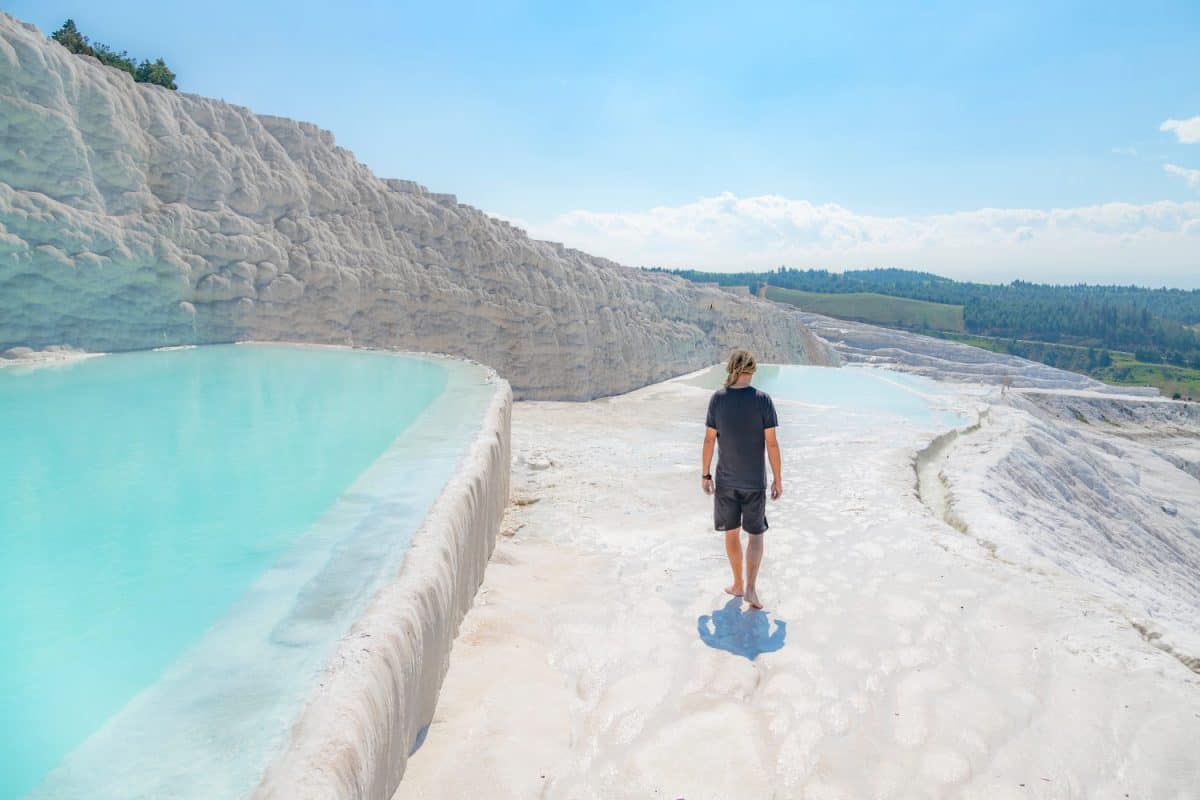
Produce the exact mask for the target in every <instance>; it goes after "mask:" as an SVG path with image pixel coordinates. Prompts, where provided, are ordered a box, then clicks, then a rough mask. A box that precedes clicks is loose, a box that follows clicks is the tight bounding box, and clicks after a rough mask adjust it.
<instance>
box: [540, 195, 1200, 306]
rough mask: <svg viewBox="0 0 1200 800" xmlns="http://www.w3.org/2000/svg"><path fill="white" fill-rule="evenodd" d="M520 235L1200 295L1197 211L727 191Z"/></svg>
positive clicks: (734, 262)
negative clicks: (937, 210)
mask: <svg viewBox="0 0 1200 800" xmlns="http://www.w3.org/2000/svg"><path fill="white" fill-rule="evenodd" d="M522 225H523V226H524V227H527V228H528V230H529V232H530V234H531V235H533V236H535V237H537V238H545V239H552V240H555V241H561V242H564V243H566V244H568V245H570V246H572V247H577V248H579V249H581V250H584V251H587V252H590V253H595V254H596V255H602V256H607V257H609V258H612V259H615V260H617V261H621V262H623V263H626V264H638V265H656V266H667V267H696V268H700V269H713V270H737V269H767V268H774V267H777V266H780V265H785V264H786V265H788V266H795V267H828V268H831V269H845V268H865V267H879V266H898V267H908V268H913V269H928V270H932V271H936V272H940V273H942V274H946V275H950V276H952V277H959V278H976V279H980V280H998V281H1007V280H1012V279H1013V278H1017V277H1020V278H1026V279H1031V280H1045V281H1084V280H1086V281H1118V282H1122V283H1127V282H1136V283H1154V284H1160V283H1166V284H1170V285H1177V286H1189V287H1191V286H1200V202H1182V203H1180V202H1171V201H1161V202H1156V203H1147V204H1140V205H1139V204H1132V203H1105V204H1103V205H1095V206H1086V207H1081V208H1058V209H1021V208H983V209H978V210H974V211H960V212H954V213H949V214H934V215H926V216H877V215H869V214H859V213H855V212H854V211H851V210H850V209H847V208H845V207H843V206H840V205H837V204H832V203H828V204H822V205H816V204H813V203H810V202H808V201H805V200H792V199H789V198H786V197H781V196H778V195H762V196H759V197H738V196H736V195H733V194H730V193H728V192H727V193H724V194H720V195H717V196H715V197H706V198H702V199H699V200H696V201H695V202H692V203H687V204H685V205H681V206H674V207H658V208H653V209H650V210H648V211H634V212H615V213H601V212H594V211H571V212H568V213H565V214H561V215H559V216H558V217H555V218H554V219H552V220H550V221H548V222H545V223H541V224H538V223H534V224H527V223H522Z"/></svg>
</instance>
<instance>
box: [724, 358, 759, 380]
mask: <svg viewBox="0 0 1200 800" xmlns="http://www.w3.org/2000/svg"><path fill="white" fill-rule="evenodd" d="M756 369H758V362H757V361H755V360H754V356H753V355H752V354H751V353H750V351H749V350H734V351H733V352H732V353H730V354H729V363H727V364H726V365H725V372H726V373H728V374H726V375H725V388H726V389H728V388H729V387H730V386H733V384H735V383H737V379H738V376H739V375H742V374H743V373H747V372H754V370H756Z"/></svg>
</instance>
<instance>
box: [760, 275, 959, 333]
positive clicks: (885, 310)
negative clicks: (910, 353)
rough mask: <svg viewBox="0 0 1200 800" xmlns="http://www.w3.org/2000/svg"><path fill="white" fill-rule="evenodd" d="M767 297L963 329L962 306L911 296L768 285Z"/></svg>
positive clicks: (897, 322)
mask: <svg viewBox="0 0 1200 800" xmlns="http://www.w3.org/2000/svg"><path fill="white" fill-rule="evenodd" d="M766 296H767V299H768V300H774V301H776V302H779V303H788V304H789V305H793V306H797V307H798V308H802V309H804V310H805V311H811V312H813V313H814V314H824V315H826V316H830V317H840V318H842V319H852V320H856V321H859V322H870V323H873V324H876V325H891V326H893V327H900V328H911V329H914V330H937V331H952V332H955V333H963V332H964V331H965V330H966V327H965V326H964V324H963V307H962V306H958V305H949V304H947V303H931V302H929V301H926V300H910V299H909V298H906V297H891V296H889V295H884V294H876V293H874V292H850V293H843V294H824V293H820V292H803V291H800V290H798V289H782V288H779V287H776V286H768V287H767V291H766Z"/></svg>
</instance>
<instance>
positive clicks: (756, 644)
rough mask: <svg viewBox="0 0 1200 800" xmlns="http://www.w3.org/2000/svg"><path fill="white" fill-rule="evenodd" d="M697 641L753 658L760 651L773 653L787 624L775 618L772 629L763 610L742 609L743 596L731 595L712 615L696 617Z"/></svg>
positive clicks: (784, 632) (779, 646)
mask: <svg viewBox="0 0 1200 800" xmlns="http://www.w3.org/2000/svg"><path fill="white" fill-rule="evenodd" d="M696 629H697V631H698V632H699V634H700V641H702V642H704V643H705V644H706V645H708V646H709V647H715V648H716V649H717V650H725V651H726V652H729V653H733V654H734V655H735V656H744V657H745V658H748V659H750V660H751V661H753V660H754V659H756V658H758V657H759V655H761V654H763V653H774V652H775V651H776V650H779V649H780V648H782V647H783V640H784V639H785V638H787V623H786V622H784V621H783V620H781V619H777V620H775V630H774V631H772V630H771V621H770V620H769V619H767V614H766V612H764V611H758V610H750V611H742V599H741V598H740V597H734V598H732V599H730V601H729V602H728V603H726V604H725V607H724V608H718V609H717V610H716V611H714V612H712V614H701V615H700V616H699V617H697V618H696Z"/></svg>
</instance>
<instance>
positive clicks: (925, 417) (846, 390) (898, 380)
mask: <svg viewBox="0 0 1200 800" xmlns="http://www.w3.org/2000/svg"><path fill="white" fill-rule="evenodd" d="M724 379H725V370H724V368H723V367H713V368H711V369H708V370H705V371H704V372H700V373H697V374H696V375H694V376H692V377H691V378H689V382H691V383H692V384H694V385H697V386H703V387H704V388H711V389H716V388H718V387H720V386H721V385H722V382H723V381H724ZM753 385H754V386H756V387H758V388H759V389H762V390H763V391H764V392H767V393H768V394H770V395H771V397H772V398H773V399H775V400H783V401H789V402H794V403H798V404H803V405H806V406H810V407H814V408H815V409H817V410H821V411H823V412H825V413H823V414H822V415H821V416H822V421H823V424H826V425H829V426H836V427H838V428H842V429H852V428H868V427H869V428H877V427H878V426H879V423H880V422H881V421H886V420H887V419H894V420H901V419H902V420H905V421H907V422H909V423H915V424H916V426H917V427H919V428H921V429H927V428H928V429H942V428H952V427H954V426H956V425H959V424H961V423H962V421H963V419H964V417H963V416H962V415H961V414H960V413H959V412H958V411H957V410H955V409H954V408H953V407H952V406H954V405H955V402H954V392H953V390H952V389H951V388H950V387H947V386H946V385H944V384H939V383H938V382H937V381H934V380H931V379H929V378H925V377H922V376H920V375H910V374H907V373H903V372H895V371H893V370H885V369H878V368H871V367H816V366H806V365H792V364H786V365H774V364H764V365H760V366H759V368H758V371H757V372H756V373H755V374H754V380H753Z"/></svg>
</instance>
